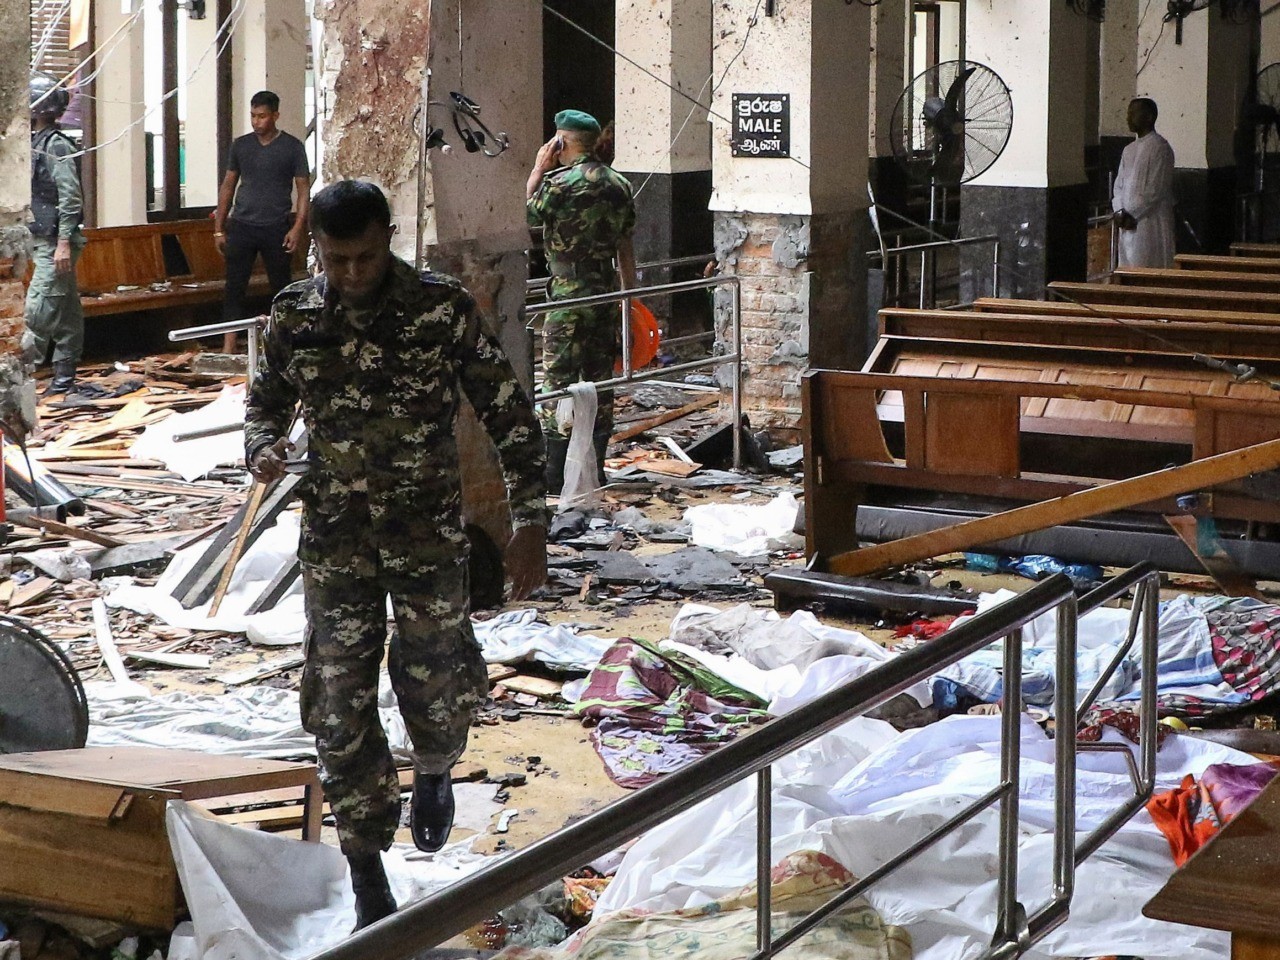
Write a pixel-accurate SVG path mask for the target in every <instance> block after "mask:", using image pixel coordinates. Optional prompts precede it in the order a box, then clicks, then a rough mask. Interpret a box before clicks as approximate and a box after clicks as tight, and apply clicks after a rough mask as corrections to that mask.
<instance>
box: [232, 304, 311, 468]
mask: <svg viewBox="0 0 1280 960" xmlns="http://www.w3.org/2000/svg"><path fill="white" fill-rule="evenodd" d="M279 319H280V306H279V305H278V304H276V305H273V306H272V308H271V319H270V320H269V321H268V323H267V329H266V332H265V333H264V334H263V337H262V350H261V352H260V353H259V354H258V368H257V370H256V371H255V373H254V378H253V386H251V387H250V388H249V395H248V397H247V398H246V402H245V410H244V462H245V465H246V466H247V467H249V469H250V470H251V471H252V472H253V475H254V477H255V478H256V479H258V480H260V481H262V482H264V483H266V482H270V481H271V480H275V479H279V477H280V476H281V475H283V473H284V464H283V455H284V450H285V448H286V446H287V444H288V433H289V426H290V424H292V422H293V409H294V407H295V406H296V405H297V403H298V392H297V391H296V390H295V389H294V387H293V384H292V383H291V382H290V381H289V379H288V378H287V377H286V376H285V369H286V366H287V364H288V348H287V345H286V343H285V338H284V335H283V332H282V330H281V328H280V324H279ZM282 441H283V442H282ZM255 460H258V461H260V462H257V463H255ZM273 461H274V462H273Z"/></svg>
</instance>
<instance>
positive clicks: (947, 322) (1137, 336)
mask: <svg viewBox="0 0 1280 960" xmlns="http://www.w3.org/2000/svg"><path fill="white" fill-rule="evenodd" d="M1148 333H1149V334H1150V335H1148ZM880 334H881V336H882V337H900V338H913V339H915V340H919V341H928V340H949V341H958V340H963V341H972V342H977V343H984V344H991V345H993V346H1003V345H1012V346H1013V347H1023V346H1026V345H1029V344H1038V345H1041V346H1064V347H1080V348H1085V349H1106V350H1119V351H1126V352H1129V353H1135V354H1142V353H1147V352H1151V351H1153V350H1155V351H1157V352H1159V353H1165V352H1167V351H1169V350H1172V347H1170V346H1169V345H1168V342H1169V341H1172V342H1173V343H1176V344H1177V345H1178V346H1179V347H1181V348H1182V349H1183V351H1184V353H1183V356H1186V355H1188V354H1192V353H1208V354H1214V355H1216V356H1227V357H1261V358H1265V359H1268V360H1273V361H1274V360H1280V316H1273V317H1271V318H1269V322H1268V323H1266V324H1261V323H1256V324H1232V323H1216V322H1210V321H1208V320H1196V321H1185V320H1178V319H1173V318H1170V320H1169V321H1168V322H1164V321H1162V320H1157V319H1153V318H1142V319H1131V320H1126V321H1125V322H1123V323H1120V322H1117V321H1116V320H1113V319H1109V318H1107V317H1105V316H1097V315H1090V314H1088V313H1084V314H1082V315H1080V316H1072V315H1061V316H1058V315H1052V314H1050V315H1048V316H1036V315H1034V314H1030V313H1022V314H1018V313H1008V314H1003V313H982V312H972V311H965V310H913V309H910V308H906V307H887V308H885V309H884V310H881V311H880ZM1156 337H1158V338H1160V339H1155V338H1156ZM879 349H880V348H879V347H877V350H879ZM868 369H875V367H874V366H872V367H869V368H868Z"/></svg>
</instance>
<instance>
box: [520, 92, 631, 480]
mask: <svg viewBox="0 0 1280 960" xmlns="http://www.w3.org/2000/svg"><path fill="white" fill-rule="evenodd" d="M599 136H600V124H599V123H598V122H597V121H596V119H595V118H594V117H592V116H591V115H590V114H586V113H583V112H582V111H580V110H561V111H560V112H559V113H558V114H556V135H555V136H554V137H553V138H552V139H551V140H550V141H548V142H547V143H546V144H544V145H543V147H542V149H540V150H539V151H538V158H537V160H536V162H535V163H534V166H533V170H532V171H531V172H530V174H529V182H528V184H527V190H526V195H527V197H528V204H527V208H528V218H529V224H530V226H534V227H542V228H543V249H544V251H545V252H546V256H547V269H548V270H549V271H550V272H551V284H550V288H549V293H550V299H552V300H569V299H572V298H575V297H585V296H590V295H592V294H598V293H611V292H613V291H615V290H618V289H623V290H626V289H629V288H632V287H634V286H635V269H636V268H635V254H634V252H633V249H632V244H631V232H632V230H633V229H634V228H635V224H636V209H635V203H634V201H633V200H632V196H631V184H630V182H628V180H627V178H626V177H624V176H622V174H620V173H618V172H617V171H615V170H614V169H613V168H612V167H610V166H609V165H608V164H605V163H601V162H600V161H599V160H597V159H596V158H595V156H594V155H593V153H592V151H593V150H594V148H595V146H596V140H597V138H598V137H599ZM615 257H616V258H617V266H616V267H615V266H614V258H615ZM621 321H622V310H621V306H620V305H619V304H617V303H611V304H606V305H604V306H599V307H579V308H577V309H570V310H553V311H551V312H549V313H547V314H546V319H545V320H544V322H543V327H542V371H543V386H544V387H546V388H547V389H548V390H561V389H563V388H565V387H567V386H569V385H570V384H572V383H574V382H576V381H578V380H591V381H599V380H608V379H609V378H611V377H612V376H613V367H614V363H615V362H616V361H617V358H618V350H619V346H618V337H619V334H620V333H621ZM599 403H600V405H599V409H598V412H597V413H596V426H595V430H594V432H593V436H592V440H593V443H594V446H595V449H596V457H597V461H598V462H600V463H603V461H604V454H605V450H606V448H607V447H608V444H609V437H610V435H611V434H612V433H613V393H612V391H606V392H604V393H602V394H601V395H600V398H599ZM553 410H554V408H553V407H552V406H550V405H544V406H543V408H542V411H543V416H544V418H546V419H544V426H545V427H546V428H547V451H548V458H549V460H550V461H551V462H550V465H549V466H550V472H549V475H548V482H549V483H550V484H551V485H552V486H553V487H554V488H555V489H557V490H558V489H559V483H558V481H560V480H562V474H563V469H564V457H565V452H566V450H567V447H568V443H567V441H566V440H565V434H566V433H567V432H568V430H567V427H568V425H567V424H555V423H554V419H553V418H554V414H553V413H552V411H553Z"/></svg>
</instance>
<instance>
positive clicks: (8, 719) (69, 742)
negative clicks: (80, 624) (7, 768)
mask: <svg viewBox="0 0 1280 960" xmlns="http://www.w3.org/2000/svg"><path fill="white" fill-rule="evenodd" d="M88 736H89V704H88V701H87V700H86V699H85V695H84V687H83V686H82V685H81V683H80V677H79V676H78V675H77V674H76V669H75V667H74V666H72V664H71V661H70V660H69V659H67V655H66V654H65V653H63V652H62V650H61V649H59V648H58V646H57V645H56V644H54V643H53V642H51V641H50V640H48V639H46V638H45V637H44V636H43V635H42V634H40V633H39V632H37V631H36V630H34V629H32V628H31V627H30V626H29V625H27V624H26V623H24V622H23V621H21V620H18V619H16V618H14V617H7V616H0V753H26V752H28V751H34V750H69V749H73V748H77V747H83V746H84V744H85V740H86V739H87V738H88Z"/></svg>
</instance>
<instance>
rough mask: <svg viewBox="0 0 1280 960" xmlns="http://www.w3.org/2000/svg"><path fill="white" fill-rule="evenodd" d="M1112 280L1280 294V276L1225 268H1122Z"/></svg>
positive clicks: (1145, 285)
mask: <svg viewBox="0 0 1280 960" xmlns="http://www.w3.org/2000/svg"><path fill="white" fill-rule="evenodd" d="M1111 282H1112V283H1117V284H1122V285H1124V286H1129V287H1172V288H1174V289H1178V290H1226V291H1240V292H1245V293H1280V275H1276V274H1274V273H1236V272H1227V271H1223V270H1157V269H1153V268H1151V267H1120V268H1119V269H1117V270H1114V271H1112V273H1111Z"/></svg>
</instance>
